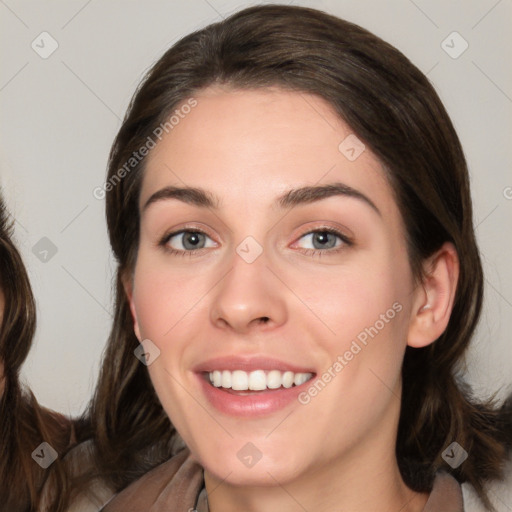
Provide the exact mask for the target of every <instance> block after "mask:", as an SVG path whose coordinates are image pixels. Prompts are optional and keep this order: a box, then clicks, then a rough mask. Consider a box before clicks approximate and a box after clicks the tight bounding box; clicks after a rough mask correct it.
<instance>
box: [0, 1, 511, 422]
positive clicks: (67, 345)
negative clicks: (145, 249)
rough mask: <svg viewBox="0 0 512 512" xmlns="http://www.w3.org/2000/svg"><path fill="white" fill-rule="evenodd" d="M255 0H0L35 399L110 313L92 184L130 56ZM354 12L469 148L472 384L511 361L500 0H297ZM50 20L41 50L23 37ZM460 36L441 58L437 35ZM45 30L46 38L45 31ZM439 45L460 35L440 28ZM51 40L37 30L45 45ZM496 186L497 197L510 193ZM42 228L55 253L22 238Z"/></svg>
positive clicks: (83, 377)
mask: <svg viewBox="0 0 512 512" xmlns="http://www.w3.org/2000/svg"><path fill="white" fill-rule="evenodd" d="M255 3H257V2H248V1H245V2H244V1H235V0H208V1H206V0H187V1H179V2H178V1H162V0H160V1H156V0H152V1H144V2H143V1H126V0H124V1H121V0H110V1H103V2H101V1H100V0H89V1H87V0H77V1H52V2H43V1H40V0H37V1H36V0H32V1H21V0H18V1H15V0H0V34H1V36H0V37H1V62H2V66H1V69H0V107H1V139H0V140H1V149H0V184H1V186H2V187H3V189H4V194H5V195H6V200H7V203H8V206H9V208H10V210H11V212H12V214H13V216H14V217H15V219H16V241H17V243H18V246H19V248H20V250H21V252H22V254H23V257H24V259H25V263H26V265H27V267H28V270H29V274H30V278H31V281H32V285H33V288H34V292H35V295H36V299H37V304H38V315H39V318H38V329H37V335H36V339H35V344H34V348H33V349H32V352H31V354H30V356H29V358H28V360H27V363H26V364H25V367H24V370H23V377H24V380H25V381H26V382H27V383H28V384H29V385H30V387H31V388H32V389H33V391H34V392H35V394H36V396H37V398H38V399H39V400H40V402H42V403H43V404H44V405H46V406H49V407H51V408H53V409H56V410H58V411H61V412H64V413H68V414H76V413H79V412H80V411H81V410H82V408H83V407H84V406H85V404H86V403H87V401H88V400H89V398H90V396H91V393H92V389H93V387H94V382H95V380H96V377H97V373H98V368H99V364H100V362H101V357H102V350H103V346H104V343H105V340H106V338H107V335H108V331H109V327H110V323H111V317H110V311H111V291H110V288H111V280H112V268H113V264H112V260H111V256H110V253H109V247H108V240H107V235H106V227H105V221H104V201H102V200H97V199H95V198H94V196H93V193H92V192H93V189H94V188H95V187H97V186H99V185H101V184H102V182H103V181H104V176H105V169H106V161H107V155H108V152H109V149H110V145H111V143H112V141H113V138H114V136H115V134H116V132H117V130H118V129H119V127H120V124H121V123H120V120H121V118H122V117H123V115H124V111H125V109H126V107H127V105H128V102H129V100H130V97H131V95H132V93H133V91H134V89H135V87H136V85H137V83H138V82H139V80H140V78H141V76H142V74H143V72H144V71H145V70H146V69H147V68H148V67H149V66H150V65H151V64H152V63H153V62H154V61H155V60H156V59H158V58H159V57H160V56H161V55H162V53H163V52H164V51H165V50H166V49H167V48H168V47H169V46H170V45H171V44H172V43H174V42H175V41H176V40H177V39H179V38H180V37H182V36H184V35H185V34H187V33H189V32H191V31H193V30H195V29H198V28H201V27H203V26H205V25H206V24H208V23H211V22H214V21H217V20H220V19H221V18H223V17H226V16H227V15H228V14H230V13H232V12H233V11H235V10H238V9H240V8H242V7H245V6H248V5H253V4H255ZM291 3H294V4H295V5H304V6H311V7H316V8H320V9H323V10H325V11H327V12H329V13H332V14H335V15H337V16H340V17H342V18H345V19H347V20H349V21H353V22H355V23H358V24H360V25H361V26H363V27H365V28H367V29H369V30H371V31H372V32H374V33H376V34H377V35H379V36H380V37H382V38H383V39H385V40H387V41H389V42H390V43H392V44H393V45H395V46H396V47H398V48H399V49H400V50H401V51H402V52H404V53H405V54H406V55H407V56H408V57H409V58H410V59H411V60H412V61H413V62H414V63H415V64H416V65H417V66H418V67H419V68H420V69H421V70H422V71H423V72H424V73H426V74H427V75H428V77H429V78H430V79H431V81H432V82H433V83H434V85H435V87H436V89H437V90H438V92H439V94H440V96H441V99H442V100H443V101H444V103H445V106H446V107H447V110H448V112H449V113H450V115H451V117H452V119H453V121H454V123H455V126H456V129H457V130H458V133H459V136H460V138H461V141H462V144H463V146H464V149H465V153H466V156H467V159H468V162H469V166H470V172H471V179H472V187H473V189H472V192H473V198H474V208H475V225H476V226H477V235H478V240H479V243H480V246H481V250H482V256H483V260H484V265H485V271H486V297H485V308H484V313H483V318H482V321H481V324H480V327H479V330H478V334H477V336H476V338H475V340H474V344H473V347H472V349H471V351H470V354H469V357H468V377H469V380H470V382H471V383H473V385H474V387H475V389H476V391H477V392H478V393H479V394H486V393H488V392H490V391H494V390H498V389H500V388H501V392H500V394H499V396H500V397H503V396H504V393H505V389H504V388H503V386H504V385H509V384H510V381H511V377H510V376H511V375H512V342H511V335H510V333H511V332H512V291H511V285H512V273H511V269H510V263H511V261H512V258H511V255H512V237H511V229H510V226H511V225H512V188H511V187H512V173H511V168H512V165H511V163H512V151H511V146H512V144H511V142H512V141H511V133H512V130H511V125H512V99H511V98H512V88H511V82H512V80H511V78H512V68H511V66H510V57H509V55H510V48H511V47H512V37H511V34H512V30H511V20H512V1H511V0H499V1H497V0H478V1H477V0H471V1H469V0H458V1H456V0H452V1H449V2H446V1H445V0H434V1H426V0H414V1H412V0H393V1H385V2H384V1H379V0H357V1H356V0H350V1H349V0H347V1H344V0H337V1H336V0H331V1H317V2H313V1H302V2H301V1H295V2H291ZM44 31H46V32H48V33H49V34H50V35H51V36H52V37H53V38H54V39H55V40H56V41H57V42H58V45H59V46H58V49H57V50H56V51H55V52H54V53H53V54H52V55H51V56H49V57H48V58H47V59H43V58H41V57H40V56H39V55H38V54H37V53H36V52H35V51H34V50H33V49H32V47H31V44H32V42H33V41H34V40H36V43H38V41H39V43H38V44H39V45H40V46H41V45H42V43H41V42H40V40H41V39H40V37H38V36H39V35H40V34H41V33H42V32H44ZM453 31H457V32H458V33H459V34H460V35H461V36H462V38H463V39H464V40H465V41H467V43H468V44H469V47H468V49H467V50H466V51H465V52H464V53H463V54H462V55H460V56H459V57H458V58H456V59H454V58H452V57H451V56H450V55H448V54H447V53H446V52H445V51H444V49H443V48H442V46H441V44H442V42H443V41H444V40H446V38H447V36H449V35H450V34H451V33H452V32H453ZM47 44H48V43H46V45H47ZM446 44H448V45H449V46H452V47H453V49H452V50H451V51H452V53H453V52H456V51H458V50H460V49H461V48H462V46H461V44H463V42H462V40H460V39H457V36H456V38H455V39H454V38H453V37H452V38H449V39H448V40H447V42H446V43H445V45H446ZM45 47H46V48H48V46H45ZM507 197H508V199H507ZM42 237H47V238H49V239H50V240H51V241H52V243H53V244H55V246H56V247H57V253H56V254H55V255H54V256H53V257H51V258H49V259H48V261H47V262H43V261H41V260H40V259H38V257H36V255H35V254H34V253H33V251H32V249H33V247H34V245H35V244H36V243H38V241H39V240H40V239H41V238H42Z"/></svg>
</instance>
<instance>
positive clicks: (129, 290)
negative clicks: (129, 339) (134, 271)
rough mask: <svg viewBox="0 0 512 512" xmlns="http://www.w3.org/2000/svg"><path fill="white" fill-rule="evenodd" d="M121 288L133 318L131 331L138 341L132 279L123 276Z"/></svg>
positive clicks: (137, 323)
mask: <svg viewBox="0 0 512 512" xmlns="http://www.w3.org/2000/svg"><path fill="white" fill-rule="evenodd" d="M122 281H123V288H124V292H125V294H126V299H127V300H128V304H129V306H130V312H131V314H132V319H133V332H134V333H135V336H136V337H137V339H138V340H139V341H141V339H142V338H141V335H140V328H139V322H138V321H137V312H136V310H135V303H134V301H133V279H132V278H128V277H127V278H123V279H122Z"/></svg>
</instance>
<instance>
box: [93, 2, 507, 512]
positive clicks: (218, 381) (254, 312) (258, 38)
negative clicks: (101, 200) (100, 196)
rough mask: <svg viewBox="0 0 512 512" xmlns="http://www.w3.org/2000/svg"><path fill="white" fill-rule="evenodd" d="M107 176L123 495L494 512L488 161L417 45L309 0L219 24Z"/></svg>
mask: <svg viewBox="0 0 512 512" xmlns="http://www.w3.org/2000/svg"><path fill="white" fill-rule="evenodd" d="M100 192H102V193H104V194H105V196H106V209H107V222H108V228H109V235H110V241H111V245H112V248H113V251H114V254H115V256H116V258H117V261H118V269H117V288H116V294H117V295H116V309H115V321H114V325H113V328H112V332H111V335H110V339H109V343H108V347H107V351H106V354H105V358H104V365H103V368H102V371H101V375H100V379H99V383H98V386H97V390H96V393H95V397H94V399H93V401H92V403H91V408H90V420H91V427H92V431H93V433H94V440H93V445H92V446H93V447H94V457H95V463H94V466H95V474H96V476H100V477H102V478H104V481H105V484H106V485H107V486H109V487H111V488H112V489H113V490H114V492H115V493H117V494H116V495H115V496H114V497H113V498H112V499H111V500H110V502H109V503H108V504H107V505H106V507H105V508H104V510H106V511H108V512H112V511H118V510H119V511H121V510H122V511H127V510H191V509H194V508H196V509H197V510H200V511H204V510H210V511H211V512H219V511H227V510H234V509H235V508H236V509H237V510H240V509H244V510H255V511H256V510H276V509H282V510H318V509H321V510H366V511H367V510H402V511H414V512H416V511H418V512H419V511H422V510H423V511H433V510H438V509H439V507H440V506H441V505H440V504H442V506H445V507H447V509H450V510H454V511H455V510H463V502H462V495H461V487H460V483H462V482H467V483H468V484H470V485H471V486H472V487H473V488H474V489H475V491H476V492H477V493H478V494H479V496H480V497H481V499H482V500H483V502H484V504H485V505H486V506H488V507H491V504H490V501H489V498H488V496H487V495H486V492H485V487H484V484H485V483H486V482H487V481H489V480H492V479H499V478H501V477H502V470H503V465H504V463H505V461H506V458H507V454H508V451H509V449H510V445H511V439H510V436H511V433H510V407H508V406H505V405H503V406H502V407H501V409H500V408H497V407H496V406H495V405H494V404H492V403H479V402H478V401H477V400H475V399H474V398H472V396H471V394H470V392H469V391H468V390H467V389H466V386H465V385H464V383H463V382H462V380H461V379H460V377H459V376H458V375H457V376H456V375H455V370H456V368H457V363H458V362H459V361H460V359H461V357H462V356H463V354H464V352H465V350H466V349H467V346H468V344H469V341H470V339H471V336H472V334H473V332H474V329H475V326H476V324H477V321H478V317H479V314H480V310H481V305H482V288H483V278H482V267H481V262H480V258H479V253H478V248H477V246H476V242H475V236H474V231H473V221H472V207H471V198H470V191H469V180H468V172H467V167H466V163H465V159H464V155H463V151H462V148H461V146H460V143H459V140H458V138H457V135H456V133H455V131H454V128H453V126H452V123H451V121H450V119H449V117H448V115H447V113H446V111H445V109H444V107H443V106H442V104H441V102H440V100H439V98H438V96H437V94H436V93H435V91H434V89H433V88H432V86H431V85H430V83H429V82H428V80H427V79H426V78H425V76H424V75H423V74H422V73H421V72H420V71H419V70H418V69H417V68H416V67H414V66H413V65H412V64H411V63H410V62H409V61H408V60H407V59H406V58H405V57H404V56H403V55H402V54H401V53H400V52H398V51H397V50H396V49H395V48H393V47H391V46H390V45H388V44H387V43H385V42H383V41H382V40H380V39H379V38H377V37H376V36H374V35H372V34H370V33H369V32H367V31H366V30H363V29H361V28H360V27H358V26H356V25H353V24H351V23H348V22H345V21H343V20H340V19H338V18H335V17H333V16H329V15H327V14H325V13H322V12H320V11H316V10H313V9H307V8H300V7H290V6H258V7H252V8H248V9H245V10H243V11H240V12H238V13H236V14H234V15H232V16H231V17H229V18H228V19H226V20H224V21H222V22H220V23H216V24H213V25H210V26H208V27H206V28H205V29H203V30H199V31H197V32H195V33H193V34H191V35H189V36H187V37H185V38H183V39H182V40H181V41H179V42H178V43H176V44H175V45H174V46H173V47H172V48H171V49H170V50H168V51H167V52H166V54H165V55H164V56H163V57H162V58H161V59H160V60H159V61H158V62H157V63H156V64H155V65H154V66H153V68H152V69H151V70H150V72H149V73H148V75H147V76H146V77H145V79H144V80H143V82H142V84H141V85H140V87H139V89H138V90H137V92H136V94H135V96H134V98H133V100H132V102H131V104H130V106H129V108H128V112H127V114H126V116H125V119H124V122H123V125H122V126H121V129H120V131H119V133H118V135H117V137H116V139H115V141H114V144H113V147H112V150H111V154H110V160H109V171H108V178H107V181H106V183H105V186H104V187H103V188H102V191H100ZM304 244H305V245H304ZM181 441H184V444H185V446H183V444H182V443H181Z"/></svg>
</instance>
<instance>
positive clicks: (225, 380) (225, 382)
mask: <svg viewBox="0 0 512 512" xmlns="http://www.w3.org/2000/svg"><path fill="white" fill-rule="evenodd" d="M222 387H223V388H230V387H231V372H229V371H227V370H224V371H223V372H222Z"/></svg>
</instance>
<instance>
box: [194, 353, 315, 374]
mask: <svg viewBox="0 0 512 512" xmlns="http://www.w3.org/2000/svg"><path fill="white" fill-rule="evenodd" d="M193 370H194V371H195V372H198V373H200V372H212V371H214V370H229V371H234V370H243V371H246V372H252V371H255V370H267V371H270V370H279V371H281V372H286V371H289V372H293V373H315V371H314V370H313V369H312V368H311V367H308V366H299V365H297V364H292V363H287V362H285V361H281V360H279V359H274V358H272V357H268V356H224V357H216V358H213V359H208V360H207V361H204V362H202V363H200V364H198V365H197V366H195V367H194V368H193Z"/></svg>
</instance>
